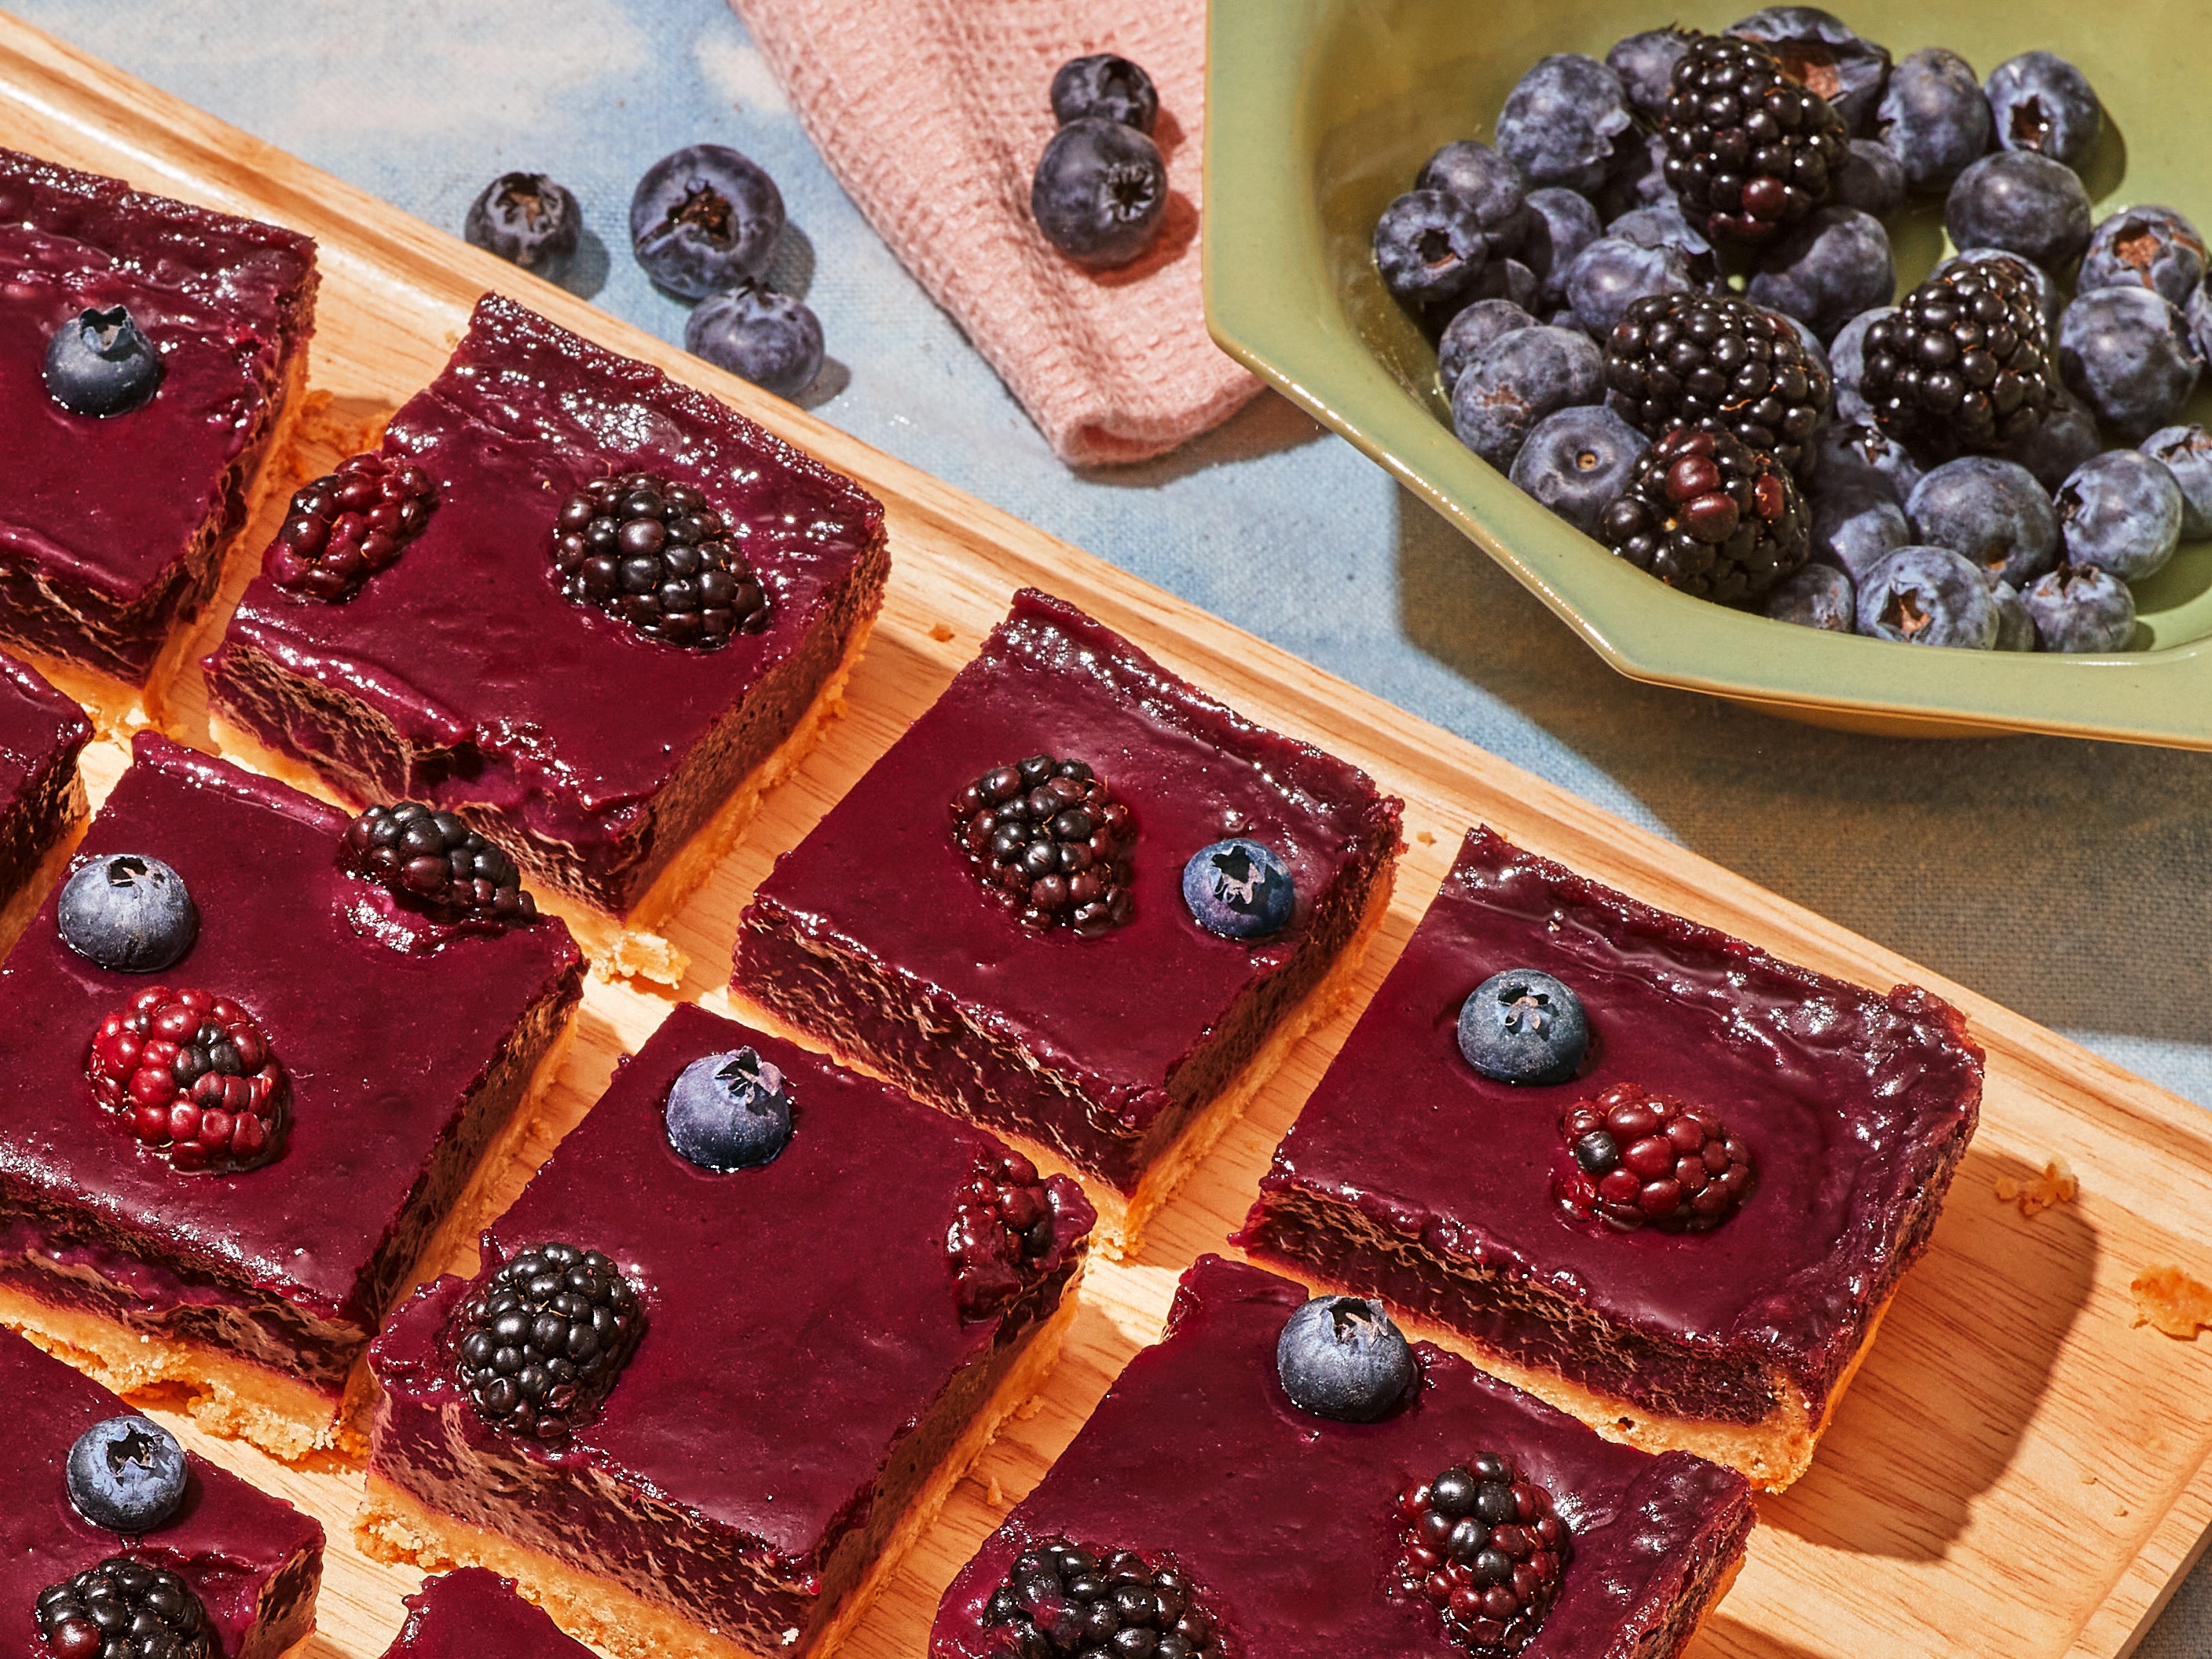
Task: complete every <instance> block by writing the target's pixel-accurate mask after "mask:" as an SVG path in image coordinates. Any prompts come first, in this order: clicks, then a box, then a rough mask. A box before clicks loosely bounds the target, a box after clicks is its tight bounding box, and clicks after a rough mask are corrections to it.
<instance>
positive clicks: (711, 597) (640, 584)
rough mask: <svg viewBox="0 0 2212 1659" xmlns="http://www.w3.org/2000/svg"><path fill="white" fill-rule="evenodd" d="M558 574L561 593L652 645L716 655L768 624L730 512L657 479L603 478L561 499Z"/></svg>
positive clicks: (763, 595) (646, 475)
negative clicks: (614, 619)
mask: <svg viewBox="0 0 2212 1659" xmlns="http://www.w3.org/2000/svg"><path fill="white" fill-rule="evenodd" d="M553 568H554V569H555V570H556V572H558V573H559V575H560V578H561V591H562V593H564V594H566V595H567V596H568V598H569V599H574V600H575V601H576V603H577V604H579V605H597V606H598V607H599V609H600V610H602V611H605V612H606V613H607V614H608V615H609V616H611V617H620V618H622V620H623V621H624V622H626V623H629V625H630V626H631V627H632V628H635V629H637V631H638V632H639V633H641V634H642V635H645V637H646V638H647V639H649V640H661V641H665V642H666V643H668V644H670V645H681V646H689V647H693V648H695V649H697V650H702V651H707V650H712V649H713V648H714V647H716V646H720V645H727V644H728V643H729V642H730V640H731V638H732V636H733V635H738V634H757V633H759V632H760V631H761V630H762V629H764V628H766V627H767V626H768V619H769V599H768V592H767V590H766V589H765V588H763V586H761V580H760V578H759V576H758V575H757V574H755V573H754V571H753V569H752V567H751V566H750V565H748V564H747V563H746V562H744V556H742V555H740V554H739V553H738V550H737V547H736V545H735V544H733V543H732V541H731V540H730V527H729V526H728V524H727V523H726V522H725V521H724V520H723V518H722V515H721V514H720V513H717V512H715V511H714V508H713V507H709V506H708V505H707V498H706V497H705V496H703V495H701V494H700V493H699V492H698V491H697V490H696V489H692V488H691V486H690V485H689V484H674V483H669V482H668V481H667V480H666V479H665V478H663V477H659V476H657V475H655V474H653V473H651V472H626V473H623V475H622V476H621V477H612V478H594V479H592V482H591V483H588V484H586V485H585V486H584V487H583V488H582V489H579V490H577V491H576V492H575V493H574V495H570V496H569V497H568V500H567V501H563V502H562V503H561V513H560V517H559V519H558V520H557V521H556V525H555V527H554V532H553Z"/></svg>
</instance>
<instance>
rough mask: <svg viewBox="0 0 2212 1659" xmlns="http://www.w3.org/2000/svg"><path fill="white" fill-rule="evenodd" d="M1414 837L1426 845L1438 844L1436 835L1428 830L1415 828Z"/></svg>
mask: <svg viewBox="0 0 2212 1659" xmlns="http://www.w3.org/2000/svg"><path fill="white" fill-rule="evenodd" d="M1413 839H1414V840H1415V841H1417V842H1420V843H1421V845H1422V846H1424V847H1434V846H1435V845H1436V844H1437V838H1436V836H1434V835H1433V834H1432V833H1431V832H1430V831H1429V830H1426V829H1417V830H1415V831H1414V832H1413Z"/></svg>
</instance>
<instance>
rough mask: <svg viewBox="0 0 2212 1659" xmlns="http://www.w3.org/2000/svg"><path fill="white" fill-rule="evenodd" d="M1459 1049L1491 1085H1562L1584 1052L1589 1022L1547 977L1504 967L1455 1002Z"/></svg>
mask: <svg viewBox="0 0 2212 1659" xmlns="http://www.w3.org/2000/svg"><path fill="white" fill-rule="evenodd" d="M1459 1051H1460V1053H1461V1054H1462V1056H1464V1057H1465V1059H1466V1060H1467V1063H1468V1065H1470V1066H1474V1069H1475V1070H1476V1071H1478V1072H1480V1073H1482V1075H1483V1076H1485V1077H1486V1078H1488V1079H1491V1081H1492V1082H1493V1083H1565V1082H1566V1081H1567V1079H1570V1078H1571V1077H1573V1076H1574V1074H1575V1072H1576V1069H1577V1067H1578V1066H1581V1065H1582V1063H1583V1055H1585V1054H1588V1053H1589V1019H1588V1018H1586V1017H1585V1016H1584V1015H1583V1004H1582V999H1581V998H1580V997H1578V996H1577V995H1576V994H1574V993H1573V992H1572V991H1571V990H1569V989H1568V988H1567V987H1565V986H1564V985H1562V984H1560V983H1559V981H1558V980H1556V979H1553V977H1552V976H1551V975H1549V974H1540V973H1538V972H1536V971H1535V969H1533V968H1512V969H1507V970H1506V971H1505V972H1504V973H1502V974H1492V975H1491V976H1490V977H1489V978H1488V979H1486V980H1485V981H1482V983H1481V984H1480V985H1478V986H1476V987H1474V990H1472V991H1470V992H1468V995H1467V1000H1466V1001H1464V1002H1462V1003H1461V1004H1460V1006H1459Z"/></svg>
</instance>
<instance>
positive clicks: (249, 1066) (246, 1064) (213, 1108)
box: [84, 985, 290, 1175]
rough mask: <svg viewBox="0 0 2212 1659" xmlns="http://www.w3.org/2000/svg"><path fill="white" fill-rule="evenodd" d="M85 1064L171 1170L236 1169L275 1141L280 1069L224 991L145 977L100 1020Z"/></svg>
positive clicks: (257, 1159) (104, 1097) (106, 1097)
mask: <svg viewBox="0 0 2212 1659" xmlns="http://www.w3.org/2000/svg"><path fill="white" fill-rule="evenodd" d="M84 1070H85V1076H86V1077H87V1078H88V1079H90V1080H91V1083H92V1091H93V1094H94V1097H96V1098H97V1099H98V1100H99V1102H100V1104H101V1105H102V1106H105V1107H106V1109H108V1110H109V1111H111V1112H112V1113H114V1114H115V1115H116V1116H117V1117H118V1119H120V1120H121V1121H122V1123H123V1125H124V1127H125V1128H127V1129H128V1130H129V1131H130V1132H131V1135H132V1136H133V1138H135V1139H137V1140H138V1141H139V1142H140V1144H142V1145H143V1146H149V1147H150V1148H152V1149H153V1150H154V1152H156V1153H158V1154H159V1155H160V1156H161V1158H165V1159H167V1161H168V1162H169V1163H170V1164H173V1166H174V1167H176V1168H177V1169H179V1170H191V1171H195V1172H197V1171H202V1170H204V1171H208V1172H210V1173H213V1174H218V1175H222V1174H233V1173H235V1172H237V1171H239V1170H252V1169H257V1168H258V1167H259V1166H260V1165H262V1164H266V1163H268V1162H269V1161H270V1159H271V1158H275V1157H276V1153H277V1152H278V1151H279V1150H280V1146H281V1142H282V1139H283V1127H284V1115H285V1106H286V1102H287V1099H288V1097H289V1094H290V1091H289V1089H288V1088H287V1087H286V1085H285V1080H284V1068H283V1066H281V1065H279V1064H278V1063H277V1060H276V1054H274V1053H273V1052H272V1051H271V1049H270V1044H269V1038H268V1036H267V1034H266V1033H265V1032H264V1031H263V1030H262V1029H261V1027H260V1026H259V1025H258V1024H255V1023H254V1019H253V1016H252V1015H251V1014H249V1013H247V1012H246V1010H245V1009H243V1008H241V1007H240V1006H238V1004H236V1003H234V1002H233V1001H231V1000H230V999H229V998H228V997H219V996H215V995H213V994H210V993H209V992H206V991H176V990H172V989H171V988H170V987H167V986H166V985H149V986H148V987H146V988H145V989H144V990H143V991H140V992H137V993H136V994H133V995H132V997H131V1000H130V1001H128V1002H127V1003H125V1004H124V1006H123V1008H122V1010H121V1012H117V1013H112V1014H110V1015H109V1016H108V1017H107V1018H106V1019H104V1020H102V1021H101V1022H100V1030H98V1031H97V1032H95V1033H94V1036H93V1039H92V1047H91V1048H90V1050H89V1051H88V1053H87V1054H86V1055H85V1061H84Z"/></svg>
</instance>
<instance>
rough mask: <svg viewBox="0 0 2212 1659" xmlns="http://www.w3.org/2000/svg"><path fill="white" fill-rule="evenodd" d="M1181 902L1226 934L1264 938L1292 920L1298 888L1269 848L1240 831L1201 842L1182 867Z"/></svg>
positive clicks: (1200, 919) (1288, 868) (1208, 928)
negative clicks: (1208, 842) (1224, 838)
mask: <svg viewBox="0 0 2212 1659" xmlns="http://www.w3.org/2000/svg"><path fill="white" fill-rule="evenodd" d="M1182 902H1184V903H1185V904H1187V905H1188V906H1189V907H1190V914H1191V916H1192V918H1193V920H1194V921H1196V922H1197V923H1198V925H1199V926H1200V927H1203V928H1205V929H1206V932H1207V933H1218V934H1220V935H1221V937H1222V938H1224V939H1266V938H1267V937H1269V936H1270V935H1272V934H1275V933H1281V932H1282V931H1283V929H1284V928H1285V927H1289V926H1290V925H1291V917H1292V916H1293V915H1296V914H1297V908H1298V890H1297V884H1296V883H1294V882H1293V881H1292V880H1291V866H1289V865H1287V864H1285V863H1284V862H1283V860H1282V857H1281V855H1280V854H1278V853H1277V852H1276V851H1275V849H1274V848H1272V847H1268V846H1266V845H1263V844H1262V843H1261V842H1256V841H1247V840H1246V839H1244V838H1243V836H1237V837H1234V838H1232V839H1231V840H1229V841H1217V842H1214V843H1213V844H1212V846H1211V847H1201V848H1199V849H1198V851H1196V852H1195V853H1193V854H1191V855H1190V862H1189V863H1188V864H1186V865H1184V866H1183V867H1182Z"/></svg>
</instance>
